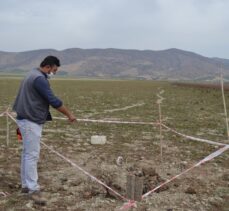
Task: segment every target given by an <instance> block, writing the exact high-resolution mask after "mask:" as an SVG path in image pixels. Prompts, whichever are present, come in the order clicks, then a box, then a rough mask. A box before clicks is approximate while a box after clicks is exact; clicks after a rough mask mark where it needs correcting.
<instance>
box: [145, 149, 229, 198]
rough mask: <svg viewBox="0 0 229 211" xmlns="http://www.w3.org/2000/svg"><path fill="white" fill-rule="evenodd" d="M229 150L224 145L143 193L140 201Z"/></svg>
mask: <svg viewBox="0 0 229 211" xmlns="http://www.w3.org/2000/svg"><path fill="white" fill-rule="evenodd" d="M228 149H229V145H226V146H224V147H222V148H220V149H218V150H217V151H215V152H213V153H211V154H210V155H208V156H207V157H205V158H204V159H202V160H201V161H199V162H198V163H196V164H195V165H193V166H192V167H190V168H188V169H186V170H185V171H183V172H181V173H180V174H178V175H176V176H174V177H172V178H171V179H169V180H167V181H165V182H164V183H162V184H160V185H159V186H157V187H156V188H154V189H152V190H151V191H149V192H147V193H145V194H144V195H143V196H142V199H143V198H145V197H147V196H148V195H150V194H151V193H153V192H155V191H156V190H158V189H159V188H161V187H162V186H164V185H166V184H168V183H169V182H171V181H173V180H175V179H176V178H178V177H180V176H181V175H183V174H186V173H187V172H189V171H190V170H192V169H193V168H195V167H197V166H199V165H201V164H203V163H205V162H207V161H210V160H212V159H213V158H215V157H217V156H219V155H220V154H222V153H223V152H225V151H226V150H228Z"/></svg>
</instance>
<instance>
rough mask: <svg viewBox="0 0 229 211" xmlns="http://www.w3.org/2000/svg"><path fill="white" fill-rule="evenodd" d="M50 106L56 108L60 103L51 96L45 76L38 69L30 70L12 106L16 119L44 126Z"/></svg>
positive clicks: (48, 117) (48, 115)
mask: <svg viewBox="0 0 229 211" xmlns="http://www.w3.org/2000/svg"><path fill="white" fill-rule="evenodd" d="M50 104H51V105H52V106H53V107H55V108H57V107H59V106H61V105H62V102H61V101H60V100H59V99H58V98H57V97H55V96H54V95H53V93H52V90H51V89H50V85H49V82H48V80H47V76H46V74H44V73H42V72H41V71H40V70H39V69H33V70H31V71H30V72H29V73H28V74H27V76H26V77H25V79H24V80H23V81H22V83H21V86H20V88H19V92H18V95H17V97H16V100H15V102H14V105H13V110H14V111H16V113H17V117H18V119H27V120H30V121H32V122H35V123H37V124H44V123H45V122H46V121H47V120H48V119H50V118H51V116H50V113H49V105H50Z"/></svg>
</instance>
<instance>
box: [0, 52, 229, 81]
mask: <svg viewBox="0 0 229 211" xmlns="http://www.w3.org/2000/svg"><path fill="white" fill-rule="evenodd" d="M48 55H54V56H57V57H58V58H59V59H60V61H61V68H60V71H59V73H58V75H61V76H70V77H73V76H74V77H87V78H116V79H117V78H118V79H143V80H144V79H147V80H214V79H215V78H217V77H218V76H219V74H220V72H222V73H223V74H224V77H226V78H229V59H223V58H209V57H205V56H202V55H199V54H196V53H193V52H189V51H184V50H180V49H175V48H172V49H167V50H160V51H152V50H122V49H113V48H110V49H80V48H71V49H66V50H62V51H57V50H53V49H42V50H33V51H25V52H3V51H0V73H1V74H25V73H26V72H27V71H29V70H30V69H31V68H33V67H38V66H39V64H40V62H41V60H42V59H43V58H44V57H46V56H48Z"/></svg>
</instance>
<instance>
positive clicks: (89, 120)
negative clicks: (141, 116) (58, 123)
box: [53, 117, 159, 125]
mask: <svg viewBox="0 0 229 211" xmlns="http://www.w3.org/2000/svg"><path fill="white" fill-rule="evenodd" d="M53 119H59V120H67V118H64V117H53ZM77 121H78V122H94V123H111V124H134V125H159V123H156V122H133V121H118V120H99V119H77Z"/></svg>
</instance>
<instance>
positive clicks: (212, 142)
mask: <svg viewBox="0 0 229 211" xmlns="http://www.w3.org/2000/svg"><path fill="white" fill-rule="evenodd" d="M161 125H162V127H164V128H166V129H168V130H170V131H172V132H173V133H175V134H177V135H180V136H182V137H184V138H187V139H191V140H193V141H199V142H204V143H208V144H213V145H219V146H226V145H227V144H223V143H219V142H215V141H210V140H207V139H202V138H195V137H193V136H188V135H185V134H182V133H179V132H177V131H176V130H174V129H172V128H170V127H168V126H166V125H164V124H163V123H162V124H161Z"/></svg>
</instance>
